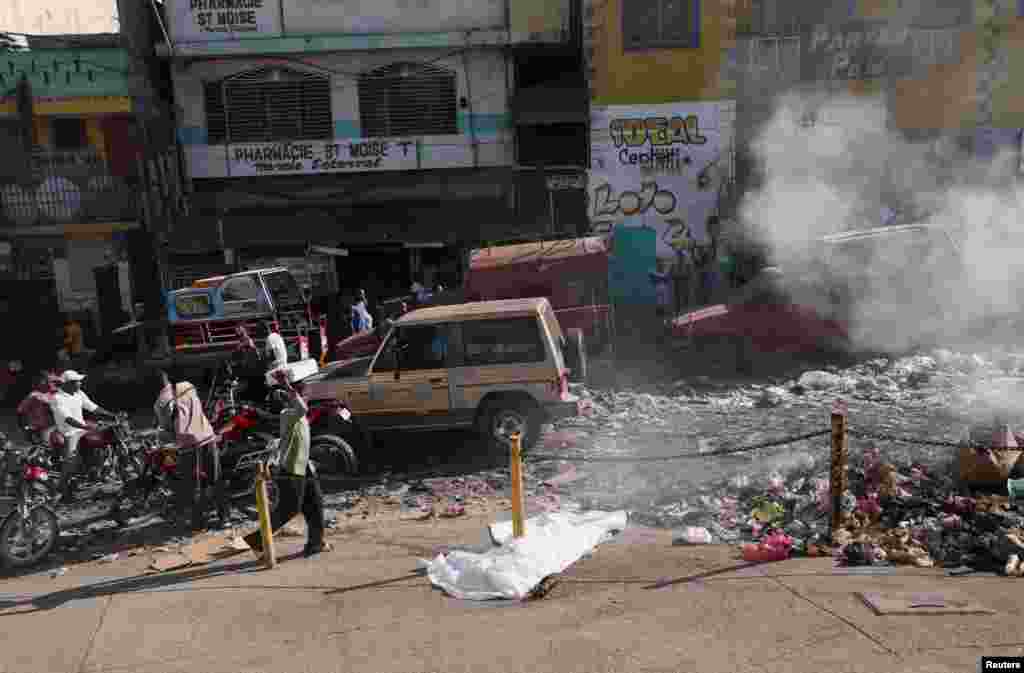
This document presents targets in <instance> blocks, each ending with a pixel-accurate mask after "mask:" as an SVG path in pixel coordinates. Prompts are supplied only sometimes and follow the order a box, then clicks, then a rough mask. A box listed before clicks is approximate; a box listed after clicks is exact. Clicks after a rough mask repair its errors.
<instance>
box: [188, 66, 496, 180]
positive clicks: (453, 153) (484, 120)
mask: <svg viewBox="0 0 1024 673" xmlns="http://www.w3.org/2000/svg"><path fill="white" fill-rule="evenodd" d="M464 59H465V61H464ZM303 61H304V62H305V63H308V64H309V66H310V70H311V71H312V72H317V73H319V74H324V73H326V72H331V73H333V74H331V75H330V79H331V86H332V98H331V109H332V115H333V117H334V130H335V133H334V137H335V139H336V140H349V139H355V138H360V137H361V136H362V130H361V128H360V121H359V94H358V87H357V84H356V79H355V77H354V75H356V74H358V73H360V72H365V71H369V70H373V69H375V68H378V67H380V66H384V65H388V64H391V63H395V62H398V61H410V62H413V63H415V62H429V63H430V64H432V65H433V66H436V67H441V68H447V69H450V70H452V71H453V72H455V73H456V82H457V87H458V91H457V98H462V97H465V98H466V99H467V100H468V101H469V102H470V105H469V106H467V107H466V108H461V107H460V108H459V110H458V130H459V133H458V134H455V135H446V136H423V137H420V138H417V139H416V140H418V141H419V142H420V143H421V157H420V158H421V162H420V165H419V168H445V167H467V166H473V165H474V162H475V163H476V165H480V166H501V165H507V164H509V163H511V162H512V160H513V136H512V133H511V131H510V123H509V111H508V96H507V89H506V76H505V75H506V68H507V64H506V60H505V57H504V56H503V55H502V54H501V53H500V52H498V51H496V50H476V51H472V52H466V53H465V54H457V55H451V54H449V53H447V52H437V51H434V50H408V51H405V50H403V51H401V52H394V51H379V52H351V53H334V54H325V55H319V56H314V55H310V56H308V57H306V58H304V59H303ZM467 62H468V66H469V67H468V70H467V69H466V67H464V66H465V63H467ZM270 65H274V66H277V67H281V66H282V65H287V67H290V68H294V69H300V70H301V69H302V67H303V66H302V65H298V64H293V63H289V64H283V63H282V62H281V61H280V60H279V59H255V58H253V59H231V60H209V61H198V62H195V63H193V64H192V65H191V66H190V67H188V68H187V69H186V68H183V67H182V66H181V65H176V66H175V71H174V94H175V100H176V102H177V104H178V107H179V114H180V115H181V116H180V118H179V124H180V127H179V129H178V137H179V140H180V141H181V143H182V145H183V146H184V147H185V150H186V155H187V156H189V157H191V158H192V161H190V168H192V169H195V170H194V171H193V173H192V177H197V178H198V177H206V175H204V174H203V172H202V169H201V165H202V164H209V163H210V162H214V161H216V160H217V157H218V156H221V155H223V153H224V151H225V148H224V146H209V145H207V124H206V116H205V109H204V105H203V82H204V81H206V80H217V79H221V78H223V77H227V76H230V75H234V74H237V73H241V72H244V71H247V70H252V69H256V68H260V67H266V66H270ZM474 137H475V139H476V143H477V149H476V158H475V159H474V151H473V139H474Z"/></svg>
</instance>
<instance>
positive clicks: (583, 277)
mask: <svg viewBox="0 0 1024 673" xmlns="http://www.w3.org/2000/svg"><path fill="white" fill-rule="evenodd" d="M610 255H611V251H610V250H609V247H608V242H607V241H606V239H605V238H603V237H601V236H590V237H586V238H576V239H569V240H562V241H539V242H534V243H521V244H517V245H503V246H496V247H491V248H481V249H479V250H474V251H473V252H472V254H471V256H470V262H469V271H468V272H467V273H466V281H465V288H464V289H465V294H466V300H467V301H489V300H495V299H521V298H527V297H547V298H548V301H550V302H551V306H552V307H553V308H554V309H555V315H556V316H557V317H558V322H559V324H560V325H561V326H562V329H563V330H564V332H565V334H566V335H567V336H568V335H570V334H571V333H572V332H573V331H575V330H579V331H580V332H582V334H583V336H584V337H585V338H586V344H587V348H586V350H588V351H590V352H599V351H601V350H602V349H603V348H604V347H605V346H607V345H608V344H610V343H611V338H612V334H613V332H612V326H611V325H612V320H611V302H610V301H609V298H608V264H609V257H610Z"/></svg>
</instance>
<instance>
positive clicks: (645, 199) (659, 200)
mask: <svg viewBox="0 0 1024 673" xmlns="http://www.w3.org/2000/svg"><path fill="white" fill-rule="evenodd" d="M676 205H677V200H676V195H675V194H673V193H672V192H670V191H669V190H667V189H665V188H663V187H658V183H657V182H645V183H643V184H642V185H640V189H638V190H626V191H622V192H619V193H618V194H617V195H616V194H615V192H614V190H613V189H612V186H611V185H610V184H604V185H601V186H600V187H598V188H597V189H595V190H594V207H593V216H594V217H595V218H601V217H615V216H618V215H623V216H626V217H632V216H634V215H643V214H644V213H646V212H648V211H651V210H653V211H654V212H656V213H658V214H659V215H668V214H669V213H671V212H672V211H674V210H675V209H676Z"/></svg>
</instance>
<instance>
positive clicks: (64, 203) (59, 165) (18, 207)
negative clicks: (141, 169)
mask: <svg viewBox="0 0 1024 673" xmlns="http://www.w3.org/2000/svg"><path fill="white" fill-rule="evenodd" d="M27 173H28V174H27V175H25V176H23V177H22V178H21V179H12V178H0V226H5V227H12V226H13V227H31V226H39V225H57V224H69V223H75V222H104V221H106V222H110V221H121V220H134V219H137V218H138V217H139V191H140V190H139V188H138V184H137V182H138V181H137V179H136V177H135V176H129V177H124V176H116V175H113V174H112V173H111V171H110V169H109V167H108V166H107V164H106V163H105V162H104V161H102V159H101V158H100V157H98V156H96V155H94V154H92V153H89V152H64V153H46V152H36V153H34V155H33V157H32V166H31V170H30V171H28V172H27Z"/></svg>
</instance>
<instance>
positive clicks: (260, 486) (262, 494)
mask: <svg viewBox="0 0 1024 673" xmlns="http://www.w3.org/2000/svg"><path fill="white" fill-rule="evenodd" d="M269 479H270V475H269V473H268V470H267V466H266V465H265V464H263V463H260V464H259V469H258V470H257V471H256V511H258V512H259V515H260V532H261V533H262V537H263V562H264V563H265V564H266V566H267V568H268V569H272V568H275V567H277V554H276V553H275V552H274V531H273V530H272V529H271V527H270V503H269V499H268V498H267V481H268V480H269Z"/></svg>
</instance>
